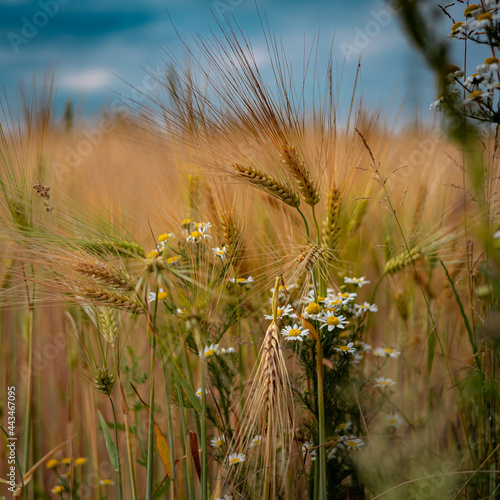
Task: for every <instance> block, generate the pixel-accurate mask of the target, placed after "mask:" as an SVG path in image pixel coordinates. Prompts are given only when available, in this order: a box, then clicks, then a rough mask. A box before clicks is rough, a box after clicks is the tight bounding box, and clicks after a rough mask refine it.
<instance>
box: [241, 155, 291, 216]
mask: <svg viewBox="0 0 500 500" xmlns="http://www.w3.org/2000/svg"><path fill="white" fill-rule="evenodd" d="M233 168H234V170H235V171H236V172H237V175H238V177H240V178H243V179H245V180H246V181H247V182H250V183H251V184H253V185H255V186H257V187H260V188H261V189H263V190H264V191H266V192H267V193H269V194H271V195H272V196H275V197H276V198H279V199H280V200H281V201H283V202H284V203H286V204H287V205H290V206H291V207H298V206H299V205H300V198H299V195H298V194H297V193H295V192H294V191H293V190H292V189H291V188H290V187H289V186H287V185H286V184H283V183H281V182H280V181H278V180H277V179H274V178H273V177H271V176H270V175H268V174H265V173H263V172H261V171H260V170H258V169H257V168H255V167H249V166H246V167H244V166H242V165H239V164H237V163H235V164H233Z"/></svg>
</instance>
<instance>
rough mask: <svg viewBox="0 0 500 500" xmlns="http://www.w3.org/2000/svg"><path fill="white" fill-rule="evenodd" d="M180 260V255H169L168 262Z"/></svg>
mask: <svg viewBox="0 0 500 500" xmlns="http://www.w3.org/2000/svg"><path fill="white" fill-rule="evenodd" d="M178 260H179V256H178V255H176V256H175V257H169V258H168V259H167V264H173V263H174V262H177V261H178Z"/></svg>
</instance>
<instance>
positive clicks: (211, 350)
mask: <svg viewBox="0 0 500 500" xmlns="http://www.w3.org/2000/svg"><path fill="white" fill-rule="evenodd" d="M218 353H219V344H210V345H209V346H208V347H205V349H203V354H204V356H205V358H209V357H210V356H213V355H214V354H218ZM200 358H201V352H200Z"/></svg>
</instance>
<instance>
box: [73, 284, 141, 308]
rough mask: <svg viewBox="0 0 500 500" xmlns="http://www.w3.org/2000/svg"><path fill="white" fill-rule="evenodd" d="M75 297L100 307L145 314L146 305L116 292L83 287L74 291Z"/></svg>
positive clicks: (88, 286) (91, 286) (90, 286)
mask: <svg viewBox="0 0 500 500" xmlns="http://www.w3.org/2000/svg"><path fill="white" fill-rule="evenodd" d="M73 293H74V295H76V296H77V297H78V296H80V297H82V298H83V299H88V301H89V302H92V303H94V304H96V305H99V306H108V307H115V308H118V309H123V310H124V311H128V312H133V313H145V312H146V310H145V307H144V305H143V304H142V303H141V302H140V301H138V300H137V299H135V298H133V297H130V296H128V295H124V294H121V293H118V292H116V291H115V290H108V289H105V288H101V287H99V286H95V285H87V286H83V287H82V288H81V289H80V290H74V292H73Z"/></svg>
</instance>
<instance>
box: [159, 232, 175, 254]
mask: <svg viewBox="0 0 500 500" xmlns="http://www.w3.org/2000/svg"><path fill="white" fill-rule="evenodd" d="M174 236H175V234H174V233H163V234H160V236H158V248H159V249H160V250H162V251H163V250H165V247H166V246H167V243H168V242H169V241H170V240H171V239H172V238H173V237H174Z"/></svg>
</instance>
